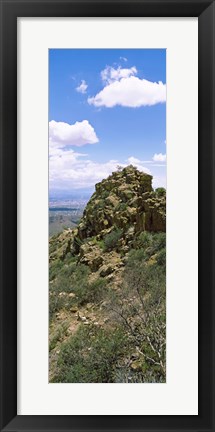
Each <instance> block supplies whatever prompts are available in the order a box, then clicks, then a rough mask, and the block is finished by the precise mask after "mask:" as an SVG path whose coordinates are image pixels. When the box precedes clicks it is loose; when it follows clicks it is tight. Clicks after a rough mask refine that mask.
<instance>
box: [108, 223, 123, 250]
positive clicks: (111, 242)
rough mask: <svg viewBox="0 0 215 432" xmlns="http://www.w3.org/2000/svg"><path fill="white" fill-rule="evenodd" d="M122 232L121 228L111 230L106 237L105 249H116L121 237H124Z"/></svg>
mask: <svg viewBox="0 0 215 432" xmlns="http://www.w3.org/2000/svg"><path fill="white" fill-rule="evenodd" d="M122 234H123V230H122V229H120V228H115V229H114V230H113V231H111V232H110V234H107V235H106V236H105V238H104V249H105V250H106V251H109V250H111V249H114V248H115V247H116V245H117V243H118V241H119V239H120V238H121V237H122Z"/></svg>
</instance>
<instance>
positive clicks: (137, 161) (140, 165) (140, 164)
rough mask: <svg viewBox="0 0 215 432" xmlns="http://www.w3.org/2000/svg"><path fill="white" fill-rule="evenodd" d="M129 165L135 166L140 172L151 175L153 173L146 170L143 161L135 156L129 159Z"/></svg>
mask: <svg viewBox="0 0 215 432" xmlns="http://www.w3.org/2000/svg"><path fill="white" fill-rule="evenodd" d="M127 160H128V163H129V164H131V165H133V166H135V167H136V168H137V169H138V170H139V171H143V172H145V173H146V174H151V171H150V170H149V168H146V167H145V166H144V161H141V160H140V159H137V158H135V157H133V156H130V157H129V158H128V159H127Z"/></svg>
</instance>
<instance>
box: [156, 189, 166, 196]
mask: <svg viewBox="0 0 215 432" xmlns="http://www.w3.org/2000/svg"><path fill="white" fill-rule="evenodd" d="M155 192H156V194H157V195H158V196H165V195H166V189H165V188H163V187H159V188H157V189H155Z"/></svg>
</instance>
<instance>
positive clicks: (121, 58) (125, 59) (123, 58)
mask: <svg viewBox="0 0 215 432" xmlns="http://www.w3.org/2000/svg"><path fill="white" fill-rule="evenodd" d="M119 59H120V60H123V61H125V62H127V61H128V59H127V58H126V57H120V58H119Z"/></svg>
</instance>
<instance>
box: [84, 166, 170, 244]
mask: <svg viewBox="0 0 215 432" xmlns="http://www.w3.org/2000/svg"><path fill="white" fill-rule="evenodd" d="M113 226H115V227H117V228H121V229H122V230H123V231H124V232H125V231H127V230H128V229H129V228H130V227H131V226H133V227H134V232H135V233H137V232H141V231H145V230H146V231H154V232H157V231H165V230H166V196H165V194H161V195H158V194H157V193H156V192H154V191H153V189H152V176H150V175H148V174H145V173H143V172H140V171H138V170H137V169H136V168H134V167H133V166H132V165H130V166H128V167H126V168H124V169H123V170H122V171H117V172H114V173H113V174H112V175H111V176H109V177H108V178H107V179H105V180H102V181H101V182H100V183H97V184H96V191H95V193H94V194H93V195H92V197H91V199H90V200H89V202H88V204H87V206H86V208H85V210H84V215H83V218H82V220H81V222H80V224H79V227H78V237H79V238H80V239H81V240H83V239H85V238H88V237H92V236H96V235H99V234H100V235H101V234H102V232H103V231H105V230H107V229H110V228H112V227H113Z"/></svg>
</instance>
